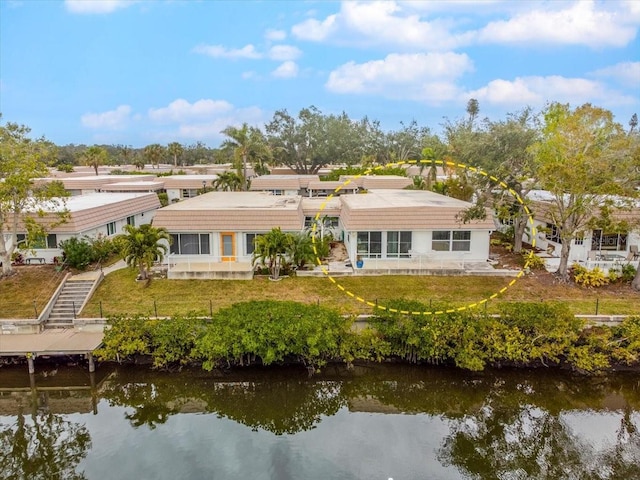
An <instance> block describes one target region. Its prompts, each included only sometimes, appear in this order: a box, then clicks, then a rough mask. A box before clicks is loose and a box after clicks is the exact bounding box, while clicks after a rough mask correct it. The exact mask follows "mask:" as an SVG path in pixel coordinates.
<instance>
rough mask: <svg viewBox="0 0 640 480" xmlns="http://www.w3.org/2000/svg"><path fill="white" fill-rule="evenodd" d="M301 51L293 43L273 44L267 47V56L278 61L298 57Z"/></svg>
mask: <svg viewBox="0 0 640 480" xmlns="http://www.w3.org/2000/svg"><path fill="white" fill-rule="evenodd" d="M300 55H302V51H301V50H300V49H299V48H298V47H294V46H293V45H274V46H273V47H271V48H270V49H269V58H270V59H271V60H277V61H279V62H285V61H287V60H296V59H297V58H300Z"/></svg>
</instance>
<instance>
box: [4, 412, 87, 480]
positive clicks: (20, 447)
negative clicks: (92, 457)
mask: <svg viewBox="0 0 640 480" xmlns="http://www.w3.org/2000/svg"><path fill="white" fill-rule="evenodd" d="M90 448H91V436H90V435H89V431H88V430H87V428H86V427H85V426H84V425H81V424H79V423H76V422H72V421H68V420H65V419H64V418H63V417H62V416H61V415H55V414H53V413H36V414H33V415H31V416H30V417H27V416H26V415H24V414H23V413H22V412H19V413H18V414H17V416H16V419H15V423H14V424H12V425H0V478H4V479H7V480H8V479H12V480H13V479H16V480H17V479H23V478H29V479H42V480H51V479H54V480H55V479H60V480H63V479H64V480H66V479H72V480H81V479H84V478H85V476H84V474H83V473H78V472H76V469H77V467H78V464H79V463H80V461H81V460H82V459H83V458H84V457H85V456H86V455H87V453H88V452H89V449H90Z"/></svg>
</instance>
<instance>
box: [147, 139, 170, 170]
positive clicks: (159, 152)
mask: <svg viewBox="0 0 640 480" xmlns="http://www.w3.org/2000/svg"><path fill="white" fill-rule="evenodd" d="M164 152H165V148H164V147H163V146H162V145H160V144H159V143H153V144H151V145H147V146H146V147H144V151H143V155H144V156H145V158H146V159H147V160H148V161H149V163H150V164H151V165H152V166H156V167H157V166H158V164H159V163H160V160H162V157H163V156H164Z"/></svg>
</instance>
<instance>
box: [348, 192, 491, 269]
mask: <svg viewBox="0 0 640 480" xmlns="http://www.w3.org/2000/svg"><path fill="white" fill-rule="evenodd" d="M340 200H341V202H342V208H341V211H340V226H341V228H342V230H343V231H344V243H345V246H346V248H347V253H348V255H349V258H350V260H351V261H352V263H353V264H354V265H355V264H356V262H357V261H358V260H361V261H363V262H364V263H365V264H366V263H368V262H371V261H373V263H379V261H386V260H393V262H391V264H395V265H397V266H398V268H406V267H407V265H408V262H411V261H416V260H418V261H422V260H424V261H425V262H433V261H441V262H461V263H464V262H486V261H487V260H488V258H489V246H490V242H489V240H490V239H489V236H490V235H491V232H492V231H493V230H494V229H495V226H494V223H493V217H492V215H491V213H490V212H489V211H487V217H486V218H485V219H484V220H477V221H472V222H470V223H467V224H463V223H461V222H460V221H458V220H457V218H456V217H457V215H458V214H459V213H460V212H461V211H462V210H465V209H467V208H469V207H471V206H472V204H471V203H468V202H464V201H462V200H458V199H455V198H451V197H447V196H444V195H440V194H437V193H435V192H430V191H422V190H370V191H369V192H368V193H365V194H358V195H343V196H341V197H340ZM391 264H390V265H391ZM385 268H390V267H388V266H385Z"/></svg>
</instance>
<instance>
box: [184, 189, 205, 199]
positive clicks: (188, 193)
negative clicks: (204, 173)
mask: <svg viewBox="0 0 640 480" xmlns="http://www.w3.org/2000/svg"><path fill="white" fill-rule="evenodd" d="M200 192H202V190H198V189H197V188H183V189H182V190H181V194H182V198H193V197H197V196H198V193H200Z"/></svg>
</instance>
